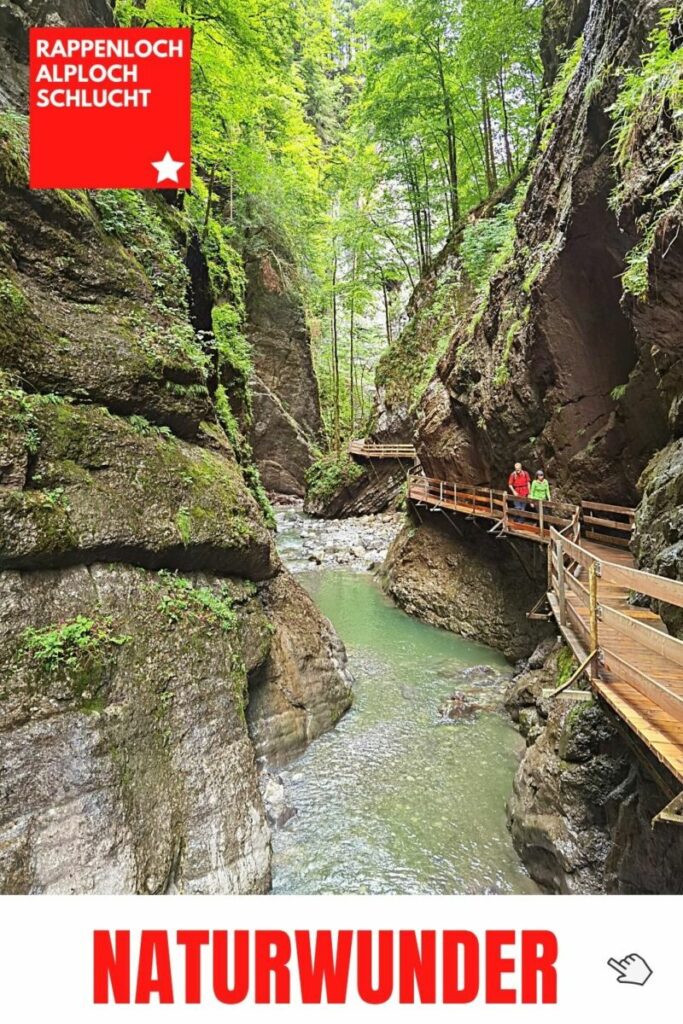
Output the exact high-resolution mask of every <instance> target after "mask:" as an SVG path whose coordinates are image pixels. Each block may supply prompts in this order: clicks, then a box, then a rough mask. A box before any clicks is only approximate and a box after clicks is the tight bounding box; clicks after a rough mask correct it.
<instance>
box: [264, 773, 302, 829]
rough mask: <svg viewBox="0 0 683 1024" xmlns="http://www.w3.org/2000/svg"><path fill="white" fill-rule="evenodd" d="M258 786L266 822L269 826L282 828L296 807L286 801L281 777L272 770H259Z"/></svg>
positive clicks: (292, 815) (291, 816)
mask: <svg viewBox="0 0 683 1024" xmlns="http://www.w3.org/2000/svg"><path fill="white" fill-rule="evenodd" d="M259 786H260V788H261V796H262V797H263V805H264V807H265V810H266V818H267V819H268V824H269V825H270V827H271V828H282V827H283V825H286V824H287V822H288V821H290V820H291V819H292V818H293V817H294V816H295V815H296V809H295V808H294V807H292V806H291V805H290V804H289V803H288V802H287V795H286V791H285V784H284V782H283V781H282V778H281V777H280V776H279V775H274V774H273V773H272V772H261V774H260V775H259Z"/></svg>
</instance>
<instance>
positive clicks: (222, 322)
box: [211, 302, 253, 399]
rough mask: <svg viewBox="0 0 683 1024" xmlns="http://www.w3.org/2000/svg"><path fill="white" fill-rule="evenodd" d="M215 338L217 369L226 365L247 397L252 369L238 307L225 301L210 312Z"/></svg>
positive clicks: (241, 316) (248, 347)
mask: <svg viewBox="0 0 683 1024" xmlns="http://www.w3.org/2000/svg"><path fill="white" fill-rule="evenodd" d="M211 320H212V323H213V332H214V337H215V339H216V349H217V352H218V365H219V369H222V368H223V367H228V368H229V369H230V370H231V371H232V373H233V375H234V377H235V379H236V382H237V383H238V386H239V388H240V390H241V392H242V395H243V397H244V398H247V399H248V397H249V378H250V376H251V373H252V370H253V363H252V357H251V346H250V345H249V342H248V341H247V339H246V337H245V336H244V332H243V329H242V328H243V315H242V312H241V311H240V309H239V308H238V307H236V306H233V305H231V304H230V303H228V302H226V303H224V304H223V305H221V306H216V307H214V309H213V312H212V314H211Z"/></svg>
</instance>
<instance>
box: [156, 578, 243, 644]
mask: <svg viewBox="0 0 683 1024" xmlns="http://www.w3.org/2000/svg"><path fill="white" fill-rule="evenodd" d="M159 578H160V580H161V583H160V584H159V586H160V587H161V589H162V590H163V591H164V593H163V594H162V596H161V599H160V601H159V604H158V606H157V608H158V611H159V612H160V613H161V614H162V615H163V616H164V617H165V618H166V619H167V620H168V621H169V623H171V624H175V623H178V622H181V621H182V620H183V619H185V618H188V619H190V620H193V621H195V622H199V623H204V624H206V625H212V626H213V625H218V626H219V627H220V629H221V630H222V631H223V632H224V633H229V632H230V631H231V630H232V629H234V627H235V625H236V623H237V615H236V613H235V611H234V609H233V601H232V596H231V594H230V589H229V587H228V585H227V584H225V583H224V584H222V586H221V587H220V588H219V589H218V590H212V589H211V588H210V587H200V586H197V585H196V584H195V583H193V582H192V580H189V579H187V577H185V576H179V575H178V574H177V573H174V572H169V571H167V570H163V569H162V570H161V572H160V573H159Z"/></svg>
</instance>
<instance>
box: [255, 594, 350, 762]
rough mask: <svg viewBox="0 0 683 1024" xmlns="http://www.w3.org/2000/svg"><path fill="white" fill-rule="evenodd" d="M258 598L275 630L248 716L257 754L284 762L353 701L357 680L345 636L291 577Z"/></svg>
mask: <svg viewBox="0 0 683 1024" xmlns="http://www.w3.org/2000/svg"><path fill="white" fill-rule="evenodd" d="M260 599H261V602H262V606H263V608H264V610H265V612H266V615H267V616H268V619H269V621H270V622H271V623H272V627H271V628H272V629H273V632H272V639H271V642H270V645H269V650H268V656H267V658H266V659H265V661H264V662H263V663H262V664H260V665H259V666H257V668H256V670H255V671H254V672H253V673H251V674H250V677H249V704H248V706H247V720H248V722H249V731H250V735H251V738H252V742H253V744H254V748H255V750H256V753H257V756H258V757H262V758H265V759H266V761H267V762H268V763H269V764H284V763H285V762H286V761H287V760H290V759H291V758H292V757H293V756H294V755H295V754H296V753H299V752H300V751H301V750H303V749H304V748H305V747H306V746H307V744H308V743H310V742H311V741H312V740H314V739H316V738H317V737H318V736H320V735H321V734H322V733H323V732H325V731H326V730H327V729H330V728H332V726H333V725H335V724H336V722H337V721H338V720H339V719H340V718H341V716H342V715H343V714H344V712H345V711H346V710H347V709H348V708H349V707H350V706H351V702H352V690H351V687H352V682H353V680H352V677H351V674H350V672H349V669H348V666H347V658H346V651H345V649H344V645H343V644H342V642H341V640H340V639H339V637H338V636H337V634H336V633H335V631H334V629H333V628H332V626H331V624H330V623H329V621H328V620H327V619H325V618H324V617H323V616H322V615H321V614H320V612H319V611H318V609H317V608H316V606H315V605H314V604H313V601H312V600H311V598H310V597H309V596H308V594H306V592H305V591H304V590H303V589H302V588H301V587H300V586H299V585H298V584H297V583H296V582H295V581H294V580H293V579H292V578H291V577H289V576H286V575H284V574H282V575H280V576H277V577H276V578H275V579H274V580H272V581H271V582H269V583H267V584H265V585H264V586H263V587H262V588H261V590H260Z"/></svg>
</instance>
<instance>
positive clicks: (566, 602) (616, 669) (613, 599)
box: [408, 474, 683, 824]
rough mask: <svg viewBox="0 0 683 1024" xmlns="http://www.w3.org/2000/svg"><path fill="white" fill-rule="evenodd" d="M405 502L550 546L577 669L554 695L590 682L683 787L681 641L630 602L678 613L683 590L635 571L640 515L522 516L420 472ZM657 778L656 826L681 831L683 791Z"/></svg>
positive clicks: (614, 508) (557, 607)
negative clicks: (663, 797) (662, 800)
mask: <svg viewBox="0 0 683 1024" xmlns="http://www.w3.org/2000/svg"><path fill="white" fill-rule="evenodd" d="M408 494H409V497H410V499H411V501H413V502H415V503H416V504H417V505H418V506H426V507H428V508H430V509H431V511H445V512H448V511H451V512H455V513H459V514H461V515H465V516H467V517H469V518H475V519H482V520H484V521H486V522H487V525H489V533H493V534H497V535H499V536H512V537H521V538H524V539H525V540H529V541H534V542H536V543H540V544H544V545H546V546H547V549H548V593H547V601H548V603H549V606H550V609H551V612H552V614H553V616H554V618H555V619H556V621H557V623H558V626H559V628H560V630H561V632H562V634H563V636H564V639H565V640H566V642H567V644H568V645H569V647H570V648H571V649H572V651H573V653H574V656H575V658H576V660H577V663H578V668H577V671H576V672H575V674H574V676H572V678H571V679H570V680H568V682H567V683H566V684H565V685H564V686H563V687H561V688H560V689H558V690H557V691H555V694H554V695H557V694H559V693H560V692H561V690H564V689H567V688H569V687H570V686H571V685H572V684H574V683H575V682H576V681H577V680H578V679H579V678H580V677H581V676H583V675H585V676H586V677H587V678H588V679H589V680H590V685H591V687H592V688H593V690H594V691H595V692H596V693H597V694H599V696H600V697H601V698H602V699H603V700H605V701H606V702H607V703H608V704H609V706H610V707H611V708H612V709H613V710H614V711H615V712H616V714H617V715H618V716H619V718H620V719H621V720H622V721H623V722H624V723H625V725H626V726H627V728H628V731H629V732H630V733H632V734H633V735H634V736H636V737H637V738H638V740H639V741H640V742H641V743H643V744H644V745H645V746H646V747H647V748H648V749H649V750H650V751H651V752H652V754H654V756H655V758H657V759H658V761H660V762H661V764H662V765H663V766H664V767H665V768H666V769H667V771H668V772H669V773H670V775H671V776H673V779H674V780H676V782H677V783H678V784H679V786H681V785H683V641H681V640H677V639H676V638H675V637H672V636H670V635H669V633H668V632H667V630H666V626H665V625H664V623H663V621H662V619H661V618H660V616H659V615H658V614H657V612H656V611H654V610H652V609H651V608H650V607H645V606H643V604H644V602H642V601H638V603H635V602H634V595H644V596H645V597H646V598H650V599H651V600H652V601H654V602H655V608H656V607H657V602H664V603H667V604H671V605H675V606H676V607H679V608H682V607H683V583H681V582H678V581H676V580H670V579H666V578H665V577H661V576H655V575H653V574H651V573H646V572H641V571H639V570H637V569H636V568H635V562H634V559H633V557H632V555H631V553H630V551H629V550H628V545H629V542H630V538H631V533H632V529H633V522H634V515H635V513H634V510H633V509H630V508H625V507H622V506H619V505H607V504H603V503H598V502H590V501H584V502H582V504H581V505H580V506H575V505H568V504H566V503H563V502H531V501H529V502H527V507H526V509H523V510H520V509H517V508H515V507H514V505H513V501H514V499H513V497H512V496H509V497H508V495H507V494H506V493H505V492H504V491H495V490H491V489H489V488H485V487H478V486H473V485H471V484H464V483H456V482H455V481H444V480H435V479H431V478H429V477H425V476H424V475H421V476H419V475H417V474H414V475H413V476H412V478H411V479H410V480H409V487H408ZM533 617H536V616H533ZM539 617H540V616H539ZM658 778H659V782H660V783H661V785H662V788H663V789H664V790H665V792H667V794H668V797H669V799H670V801H671V803H670V804H669V806H668V807H667V808H665V809H664V811H662V812H661V813H660V814H659V815H658V816H657V819H656V820H659V821H667V822H675V823H677V824H683V793H678V795H677V790H676V789H673V788H672V786H671V783H670V782H669V781H668V780H667V779H666V777H665V775H664V773H661V774H659V776H658Z"/></svg>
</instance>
